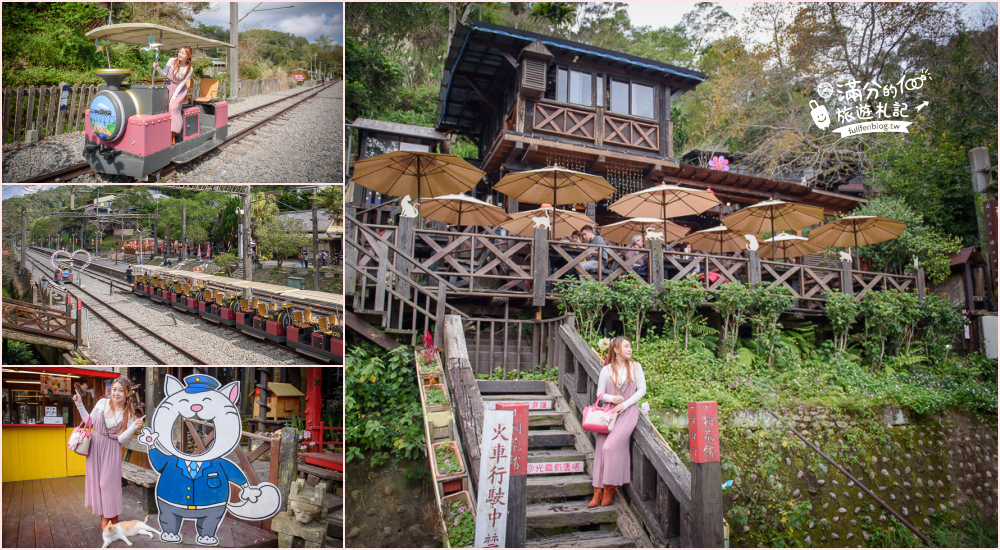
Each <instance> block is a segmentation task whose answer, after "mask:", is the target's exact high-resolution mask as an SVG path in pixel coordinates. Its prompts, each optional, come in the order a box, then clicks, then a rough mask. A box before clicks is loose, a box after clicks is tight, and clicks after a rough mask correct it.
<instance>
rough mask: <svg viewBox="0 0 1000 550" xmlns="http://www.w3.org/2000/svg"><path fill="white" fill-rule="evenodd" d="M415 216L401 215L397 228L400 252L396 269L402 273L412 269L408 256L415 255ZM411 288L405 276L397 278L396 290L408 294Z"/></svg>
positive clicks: (397, 242)
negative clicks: (406, 216)
mask: <svg viewBox="0 0 1000 550" xmlns="http://www.w3.org/2000/svg"><path fill="white" fill-rule="evenodd" d="M413 220H414V218H405V217H403V216H400V217H399V226H398V228H397V229H396V246H397V247H398V248H399V250H400V252H402V254H400V253H398V252H397V253H396V261H395V262H394V264H395V266H396V270H397V271H398V272H400V273H409V271H410V261H409V260H408V259H407V258H410V257H412V256H413V246H414V240H415V239H414V237H415V234H414V223H413ZM408 290H409V283H407V282H406V278H405V277H399V278H398V279H397V280H396V292H398V293H400V294H402V295H404V296H405V295H406V294H407V291H408Z"/></svg>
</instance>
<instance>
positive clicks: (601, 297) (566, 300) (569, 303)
mask: <svg viewBox="0 0 1000 550" xmlns="http://www.w3.org/2000/svg"><path fill="white" fill-rule="evenodd" d="M553 286H554V287H555V291H556V294H557V296H558V298H557V300H558V301H557V302H556V306H557V307H558V308H559V311H560V313H572V314H574V315H575V316H576V330H577V332H578V333H579V334H580V336H581V337H583V339H584V340H586V341H588V342H590V341H592V340H595V339H597V338H598V336H599V331H600V325H601V321H602V320H603V319H604V315H605V314H606V313H607V312H608V311H609V309H610V307H611V305H612V300H613V294H612V291H611V287H609V286H608V285H605V284H603V283H600V282H597V281H594V280H592V279H588V280H586V281H582V282H577V281H573V280H570V281H558V282H556V283H555V284H554V285H553Z"/></svg>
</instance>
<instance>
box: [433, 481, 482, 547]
mask: <svg viewBox="0 0 1000 550" xmlns="http://www.w3.org/2000/svg"><path fill="white" fill-rule="evenodd" d="M441 516H442V519H443V520H444V525H445V529H446V530H447V533H446V534H447V536H448V546H450V547H452V548H462V547H464V546H470V545H472V543H473V541H474V540H475V538H476V508H475V506H473V505H472V497H471V496H470V495H469V492H468V491H459V492H457V493H454V494H450V495H448V496H446V497H443V498H441Z"/></svg>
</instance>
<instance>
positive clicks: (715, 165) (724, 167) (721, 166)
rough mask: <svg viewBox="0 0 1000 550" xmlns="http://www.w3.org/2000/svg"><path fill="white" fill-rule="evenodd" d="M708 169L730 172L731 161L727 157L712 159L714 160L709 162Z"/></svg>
mask: <svg viewBox="0 0 1000 550" xmlns="http://www.w3.org/2000/svg"><path fill="white" fill-rule="evenodd" d="M708 167H709V168H711V169H712V170H718V171H720V172H728V171H729V159H727V158H726V157H712V160H710V161H708Z"/></svg>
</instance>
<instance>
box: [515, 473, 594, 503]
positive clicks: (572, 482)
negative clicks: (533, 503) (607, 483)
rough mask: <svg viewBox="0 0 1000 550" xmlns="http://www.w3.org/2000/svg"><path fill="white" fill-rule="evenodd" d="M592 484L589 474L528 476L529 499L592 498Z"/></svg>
mask: <svg viewBox="0 0 1000 550" xmlns="http://www.w3.org/2000/svg"><path fill="white" fill-rule="evenodd" d="M592 483H593V478H591V477H590V476H589V475H587V474H573V475H551V476H528V498H529V499H532V498H533V499H542V498H575V497H592V496H594V486H593V485H592Z"/></svg>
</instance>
